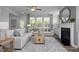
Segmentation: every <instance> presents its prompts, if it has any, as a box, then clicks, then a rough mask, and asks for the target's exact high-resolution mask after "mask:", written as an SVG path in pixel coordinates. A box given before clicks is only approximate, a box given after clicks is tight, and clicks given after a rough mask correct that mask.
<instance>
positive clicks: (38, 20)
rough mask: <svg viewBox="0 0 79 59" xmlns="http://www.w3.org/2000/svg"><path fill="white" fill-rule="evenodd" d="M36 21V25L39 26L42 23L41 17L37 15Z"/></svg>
mask: <svg viewBox="0 0 79 59" xmlns="http://www.w3.org/2000/svg"><path fill="white" fill-rule="evenodd" d="M36 23H37V26H41V25H42V23H43V22H42V17H38V18H37V21H36Z"/></svg>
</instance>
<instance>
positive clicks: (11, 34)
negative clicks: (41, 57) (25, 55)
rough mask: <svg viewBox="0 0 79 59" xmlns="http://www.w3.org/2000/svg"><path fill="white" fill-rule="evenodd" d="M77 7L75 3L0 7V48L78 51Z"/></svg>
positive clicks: (17, 50)
mask: <svg viewBox="0 0 79 59" xmlns="http://www.w3.org/2000/svg"><path fill="white" fill-rule="evenodd" d="M78 10H79V7H76V6H0V25H1V26H0V40H1V41H0V51H2V52H3V51H4V52H6V51H8V50H9V51H10V50H11V51H13V52H69V51H72V52H74V51H79V50H78V47H79V42H78V34H79V33H78V22H79V21H78V18H79V17H78V13H79V12H78ZM68 33H69V34H68ZM63 39H65V40H66V39H67V40H66V41H65V40H63ZM8 43H10V44H9V45H11V46H10V47H11V48H10V47H9V46H7V44H8ZM8 47H9V48H8Z"/></svg>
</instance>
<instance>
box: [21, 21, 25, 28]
mask: <svg viewBox="0 0 79 59" xmlns="http://www.w3.org/2000/svg"><path fill="white" fill-rule="evenodd" d="M20 27H21V28H24V20H20Z"/></svg>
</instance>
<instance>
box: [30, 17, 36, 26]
mask: <svg viewBox="0 0 79 59" xmlns="http://www.w3.org/2000/svg"><path fill="white" fill-rule="evenodd" d="M30 25H31V26H35V25H36V20H35V17H30Z"/></svg>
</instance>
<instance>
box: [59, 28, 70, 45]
mask: <svg viewBox="0 0 79 59" xmlns="http://www.w3.org/2000/svg"><path fill="white" fill-rule="evenodd" d="M61 42H62V44H63V45H65V46H70V28H64V27H62V28H61Z"/></svg>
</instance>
